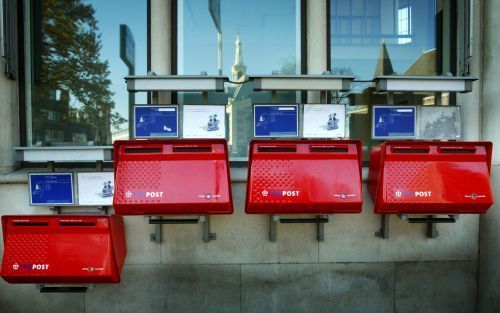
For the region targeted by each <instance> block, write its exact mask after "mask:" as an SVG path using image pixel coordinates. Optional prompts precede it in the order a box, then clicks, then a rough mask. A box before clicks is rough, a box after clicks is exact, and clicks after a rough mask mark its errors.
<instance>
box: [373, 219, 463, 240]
mask: <svg viewBox="0 0 500 313" xmlns="http://www.w3.org/2000/svg"><path fill="white" fill-rule="evenodd" d="M389 217H390V215H382V216H381V227H380V230H379V231H377V232H375V236H377V237H381V238H383V239H387V238H389ZM398 217H399V218H400V219H401V220H402V221H407V222H408V223H410V224H417V223H425V224H427V237H429V238H437V237H438V236H439V232H438V230H437V224H442V223H455V222H456V221H457V220H458V215H448V217H436V216H435V215H428V216H425V217H409V216H408V215H406V214H400V215H398Z"/></svg>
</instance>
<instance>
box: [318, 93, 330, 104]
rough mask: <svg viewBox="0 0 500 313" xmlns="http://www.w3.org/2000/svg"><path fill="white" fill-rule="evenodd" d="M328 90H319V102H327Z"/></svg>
mask: <svg viewBox="0 0 500 313" xmlns="http://www.w3.org/2000/svg"><path fill="white" fill-rule="evenodd" d="M327 92H328V91H320V92H319V103H326V102H327V98H328V97H327V95H326V94H327Z"/></svg>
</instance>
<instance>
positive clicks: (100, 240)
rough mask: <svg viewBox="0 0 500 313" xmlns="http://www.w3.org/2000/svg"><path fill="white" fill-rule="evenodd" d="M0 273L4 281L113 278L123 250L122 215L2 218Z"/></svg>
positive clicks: (112, 280)
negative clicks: (2, 244) (0, 266)
mask: <svg viewBox="0 0 500 313" xmlns="http://www.w3.org/2000/svg"><path fill="white" fill-rule="evenodd" d="M2 229H3V241H4V254H3V261H2V268H1V276H2V278H3V279H4V280H5V281H7V282H9V283H32V284H94V283H118V282H120V273H121V270H122V267H123V262H124V261H125V256H126V254H127V248H126V244H125V232H124V226H123V218H122V217H119V216H110V215H105V216H89V215H19V216H8V215H6V216H3V217H2Z"/></svg>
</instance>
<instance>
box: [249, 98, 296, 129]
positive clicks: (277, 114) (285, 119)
mask: <svg viewBox="0 0 500 313" xmlns="http://www.w3.org/2000/svg"><path fill="white" fill-rule="evenodd" d="M298 109H299V108H298V105H255V106H254V114H253V120H254V123H253V125H254V128H253V129H254V137H298V136H299V114H298Z"/></svg>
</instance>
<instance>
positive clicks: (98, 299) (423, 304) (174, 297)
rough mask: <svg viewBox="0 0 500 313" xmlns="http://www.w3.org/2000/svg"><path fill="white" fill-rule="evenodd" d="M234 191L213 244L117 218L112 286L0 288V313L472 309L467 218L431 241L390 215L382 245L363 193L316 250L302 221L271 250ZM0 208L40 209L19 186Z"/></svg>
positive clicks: (472, 247) (6, 189)
mask: <svg viewBox="0 0 500 313" xmlns="http://www.w3.org/2000/svg"><path fill="white" fill-rule="evenodd" d="M17 176H18V177H17V178H18V181H21V180H22V178H23V177H25V176H26V174H25V173H18V174H17ZM245 188H246V185H245V183H234V184H233V197H234V202H235V205H236V206H235V213H234V215H231V216H220V217H214V218H212V220H211V221H212V225H211V227H212V231H214V232H216V233H217V240H216V241H212V242H210V243H203V242H202V240H201V235H202V234H201V227H200V226H199V225H167V226H163V234H164V242H163V243H162V244H161V245H159V244H156V243H153V242H150V241H149V234H150V233H151V232H153V231H154V229H153V227H152V226H150V225H148V224H147V222H146V220H145V219H144V218H143V217H126V218H125V221H126V237H127V246H128V255H127V259H126V265H125V268H124V271H123V273H122V282H121V283H120V284H119V285H97V286H96V287H95V288H94V289H92V290H90V291H89V292H87V294H85V295H75V294H70V295H68V294H39V293H38V292H37V291H36V290H35V287H34V286H33V285H9V284H7V283H5V282H3V281H2V282H0V312H54V311H63V312H138V311H143V312H200V311H206V312H284V311H287V312H416V311H422V312H440V313H442V312H475V308H476V288H477V248H478V247H477V243H478V237H477V236H478V234H477V231H478V219H477V217H472V216H464V217H463V218H461V220H460V221H459V223H458V224H456V225H443V226H440V227H439V231H440V236H439V237H438V238H437V239H428V238H427V237H426V236H425V229H424V227H423V226H422V225H409V224H407V223H405V222H402V221H399V220H397V219H396V218H392V220H391V226H392V228H391V237H390V238H389V239H387V240H382V239H379V238H376V237H374V233H375V231H376V230H377V229H378V227H379V224H378V223H379V220H378V218H377V216H375V215H374V214H373V213H372V203H371V200H370V199H369V197H368V196H367V193H366V190H364V194H365V199H364V201H365V206H364V212H363V214H361V215H339V216H335V217H334V220H333V222H332V223H330V224H327V225H326V226H325V242H322V243H318V241H316V238H315V229H314V226H312V225H279V229H278V240H277V242H276V243H271V242H269V240H268V230H269V221H268V217H266V216H250V215H245V213H244V198H245ZM0 206H1V207H2V209H3V211H2V214H19V213H22V214H32V213H34V214H37V213H49V211H48V209H47V208H38V207H37V208H33V207H30V206H29V205H28V187H27V185H26V184H25V183H13V184H4V185H2V186H1V188H0ZM2 252H3V245H0V254H2Z"/></svg>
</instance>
